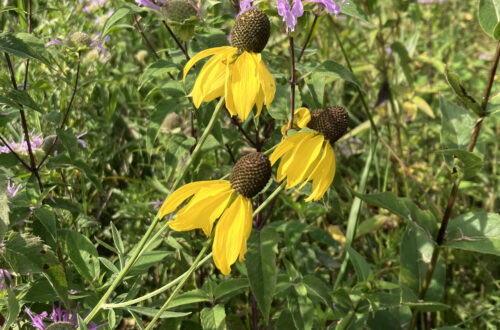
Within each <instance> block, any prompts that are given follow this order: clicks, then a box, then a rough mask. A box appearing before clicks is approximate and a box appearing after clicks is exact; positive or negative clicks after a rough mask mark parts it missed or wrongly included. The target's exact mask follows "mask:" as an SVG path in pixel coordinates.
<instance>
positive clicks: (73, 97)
mask: <svg viewBox="0 0 500 330" xmlns="http://www.w3.org/2000/svg"><path fill="white" fill-rule="evenodd" d="M80 55H81V53H80V52H78V62H77V64H76V78H75V85H74V86H73V93H72V94H71V99H70V101H69V104H68V107H67V108H66V111H65V112H64V117H63V120H62V122H61V126H59V128H61V129H62V128H63V127H64V125H65V124H66V120H67V119H68V116H69V112H70V110H71V106H72V105H73V100H74V99H75V95H76V90H77V89H78V80H79V77H80ZM58 139H59V137H58V136H57V135H56V138H55V139H54V141H53V142H52V145H51V146H50V148H49V151H48V152H47V153H46V154H45V156H44V157H43V159H42V161H41V162H40V164H39V165H38V167H37V169H40V168H41V167H42V166H43V163H44V162H45V160H47V158H48V157H49V155H50V154H51V153H52V151H53V150H54V148H55V147H56V143H57V141H58Z"/></svg>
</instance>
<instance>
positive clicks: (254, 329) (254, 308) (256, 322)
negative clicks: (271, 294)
mask: <svg viewBox="0 0 500 330" xmlns="http://www.w3.org/2000/svg"><path fill="white" fill-rule="evenodd" d="M250 303H251V305H252V330H258V329H259V310H258V309H257V300H256V299H255V296H254V294H253V293H252V292H251V291H250Z"/></svg>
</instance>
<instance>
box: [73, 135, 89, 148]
mask: <svg viewBox="0 0 500 330" xmlns="http://www.w3.org/2000/svg"><path fill="white" fill-rule="evenodd" d="M85 135H87V132H83V133H82V134H80V135H77V137H76V139H77V140H76V142H78V143H80V145H81V146H82V148H84V149H87V143H86V142H85V141H84V140H82V137H84V136H85Z"/></svg>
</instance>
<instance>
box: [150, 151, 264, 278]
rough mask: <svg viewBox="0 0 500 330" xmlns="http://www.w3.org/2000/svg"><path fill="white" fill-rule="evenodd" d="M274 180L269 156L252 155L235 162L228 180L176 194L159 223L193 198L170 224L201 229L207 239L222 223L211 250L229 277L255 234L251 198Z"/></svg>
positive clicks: (194, 185)
mask: <svg viewBox="0 0 500 330" xmlns="http://www.w3.org/2000/svg"><path fill="white" fill-rule="evenodd" d="M270 177H271V164H270V163H269V159H268V158H267V156H266V155H264V154H263V153H260V152H254V153H250V154H248V155H245V156H243V157H242V158H240V160H238V162H236V164H235V165H234V167H233V170H232V172H231V175H230V177H229V181H228V180H213V181H199V182H192V183H188V184H186V185H184V186H182V187H181V188H179V189H177V190H176V191H174V192H173V193H172V194H171V195H170V196H169V197H168V198H167V200H166V201H165V202H164V203H163V205H162V207H161V209H160V215H159V217H160V219H161V218H163V217H164V216H165V215H167V214H170V213H172V212H174V211H175V210H176V209H177V207H178V206H179V205H181V204H182V203H183V202H184V201H185V200H187V199H189V198H191V199H190V200H189V202H188V203H186V205H185V206H183V207H182V208H181V209H180V210H179V211H178V212H177V214H176V216H175V218H174V219H173V220H172V221H171V222H169V226H170V228H172V229H173V230H177V231H187V230H192V229H201V230H203V232H204V233H205V235H206V236H207V237H209V236H210V234H211V232H212V228H213V226H214V223H215V221H216V220H217V219H219V221H218V223H217V225H216V228H215V235H214V242H213V246H212V251H213V259H214V263H215V266H216V267H217V268H218V269H219V270H220V271H221V272H222V274H224V275H229V273H230V272H231V265H232V264H233V263H235V262H236V259H238V258H239V260H240V262H243V261H244V258H245V253H246V251H247V240H248V237H249V236H250V232H251V231H252V213H253V210H252V203H251V198H252V197H253V196H255V195H257V194H258V193H259V192H260V191H261V190H262V188H264V187H265V185H266V184H267V182H268V181H269V178H270Z"/></svg>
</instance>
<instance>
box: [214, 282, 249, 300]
mask: <svg viewBox="0 0 500 330" xmlns="http://www.w3.org/2000/svg"><path fill="white" fill-rule="evenodd" d="M248 285H249V283H248V279H247V278H231V279H228V280H225V281H224V282H222V283H220V284H219V285H218V286H217V287H216V288H215V290H214V297H215V299H221V298H222V297H225V296H227V295H232V294H235V293H239V292H240V291H243V290H244V289H246V288H248Z"/></svg>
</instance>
